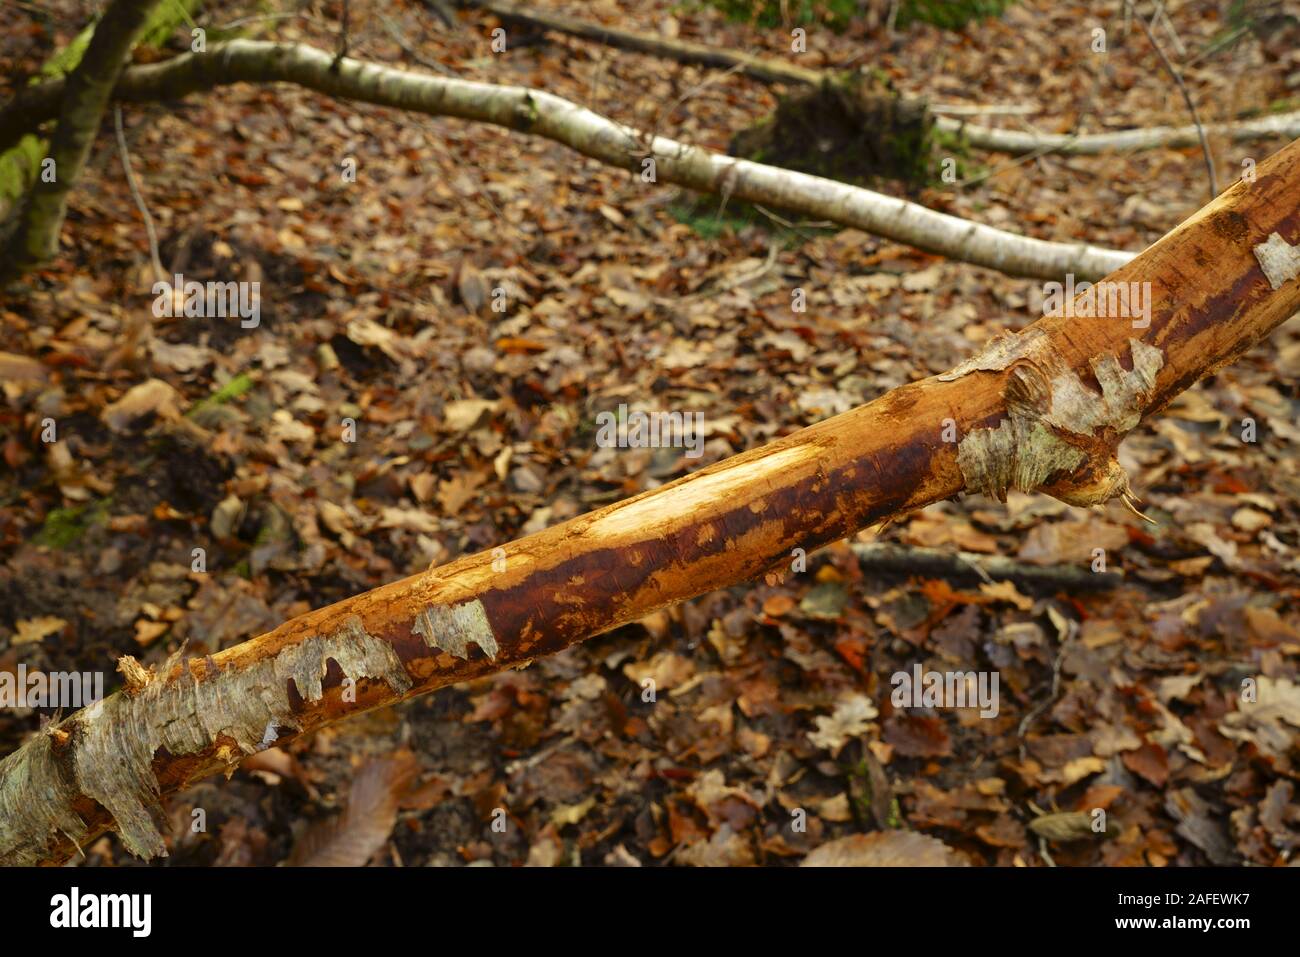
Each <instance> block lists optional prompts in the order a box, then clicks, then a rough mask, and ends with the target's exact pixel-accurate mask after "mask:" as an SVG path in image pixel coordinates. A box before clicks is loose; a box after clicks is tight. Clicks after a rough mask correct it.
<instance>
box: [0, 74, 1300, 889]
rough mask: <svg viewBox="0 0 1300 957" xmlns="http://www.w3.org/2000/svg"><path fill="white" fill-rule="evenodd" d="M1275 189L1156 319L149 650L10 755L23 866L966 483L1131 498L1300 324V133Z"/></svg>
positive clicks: (1197, 249) (1285, 153)
mask: <svg viewBox="0 0 1300 957" xmlns="http://www.w3.org/2000/svg"><path fill="white" fill-rule="evenodd" d="M322 56H324V57H325V59H326V61H327V62H328V59H329V57H328V54H322ZM350 69H351V68H349V67H347V66H345V67H344V70H345V72H346V71H348V70H350ZM365 69H366V70H368V71H370V75H371V76H374V77H376V78H378V77H384V78H386V81H387V82H389V83H391V79H387V78H390V77H391V76H392V74H391V73H384V72H380V71H377V70H375V69H374V68H365ZM402 89H404V84H395V85H393V86H392V87H391V88H390V90H389V95H390V96H394V97H396V96H398V94H399V92H400V91H401V90H402ZM457 103H458V101H457V100H456V99H455V98H454V96H453V95H452V94H451V93H450V92H448V94H447V103H446V108H448V109H452V108H457V106H456V105H457ZM517 103H518V101H517V100H515V101H507V103H506V104H505V105H503V107H502V108H505V106H506V105H517ZM475 109H476V110H477V109H479V107H477V106H476V107H475ZM1257 173H1258V176H1257V178H1256V181H1255V182H1254V183H1251V184H1247V183H1244V182H1238V183H1236V184H1235V185H1234V186H1232V187H1231V188H1230V189H1228V190H1227V191H1226V192H1224V193H1223V194H1222V195H1221V196H1220V197H1219V198H1218V199H1216V200H1215V201H1214V202H1212V203H1210V204H1209V205H1208V206H1206V207H1205V208H1204V209H1202V210H1201V211H1200V212H1198V213H1197V214H1196V215H1194V216H1193V217H1192V218H1191V219H1189V220H1188V221H1187V222H1185V223H1183V224H1182V225H1181V226H1179V227H1177V228H1176V229H1174V230H1173V231H1171V232H1170V233H1168V234H1167V235H1165V236H1164V237H1163V238H1162V239H1161V240H1160V241H1159V242H1157V243H1156V244H1155V245H1153V246H1151V247H1150V248H1149V249H1147V250H1146V251H1145V252H1143V253H1142V254H1141V255H1140V256H1139V257H1138V258H1137V259H1136V260H1134V261H1133V262H1132V263H1130V264H1128V265H1127V266H1125V267H1123V268H1121V269H1119V270H1117V271H1116V272H1115V273H1114V274H1112V275H1111V276H1110V277H1108V280H1109V281H1110V282H1115V283H1120V282H1123V283H1129V282H1149V283H1150V284H1151V287H1150V288H1151V291H1152V308H1151V314H1150V323H1149V324H1148V325H1145V326H1144V327H1143V328H1141V329H1135V328H1133V326H1132V324H1131V323H1130V322H1129V321H1127V320H1122V319H1115V318H1110V319H1096V318H1093V319H1084V318H1066V317H1055V316H1053V317H1045V318H1043V319H1040V320H1039V321H1037V322H1035V323H1034V324H1033V325H1031V326H1029V327H1028V328H1026V329H1025V330H1024V331H1022V332H1020V333H1018V334H1014V335H1009V336H1005V337H1001V338H998V339H996V340H994V341H993V342H991V343H990V344H989V345H988V346H987V347H986V348H985V349H984V350H983V351H982V352H981V353H980V354H979V355H977V356H975V357H974V358H972V359H970V360H968V361H966V362H964V363H962V364H961V365H960V366H958V367H957V368H956V369H954V370H952V371H951V372H949V373H946V374H944V375H941V376H936V377H933V378H930V379H925V380H922V381H920V382H914V383H911V384H909V385H906V386H903V387H901V388H898V389H895V390H893V391H892V392H889V393H887V394H886V395H884V396H881V397H880V398H878V399H876V400H875V401H873V402H871V403H869V404H868V405H865V406H862V407H860V408H857V409H853V410H851V411H849V412H846V413H843V414H842V415H838V416H835V417H834V418H831V419H827V420H825V421H823V422H821V423H818V424H817V425H814V426H812V427H810V428H807V429H803V430H802V431H799V432H796V433H794V434H793V435H790V436H787V437H785V438H783V439H780V440H778V441H776V442H772V443H770V444H768V445H765V446H762V447H761V448H757V449H753V450H751V451H748V452H745V453H743V454H741V455H737V456H735V457H733V458H730V459H726V460H724V461H722V462H718V463H716V464H714V465H712V466H709V467H707V468H704V469H702V470H700V471H699V472H697V473H695V474H693V475H691V476H689V477H687V478H684V479H681V480H678V481H676V482H673V483H671V484H669V485H666V486H664V487H662V488H659V489H655V490H653V491H650V492H647V493H645V494H642V495H638V496H636V497H634V498H632V499H629V500H627V501H624V502H620V503H617V504H615V505H611V506H608V507H606V508H602V509H600V510H598V511H595V512H592V513H590V514H587V515H583V516H580V517H578V518H575V519H572V520H570V521H567V522H565V523H563V524H560V525H557V526H554V527H552V528H549V529H546V530H545V531H542V532H538V533H537V534H534V535H530V536H528V537H526V538H523V539H520V540H518V541H516V542H513V543H511V544H508V545H505V546H504V547H503V548H502V549H500V550H494V553H480V554H477V555H469V556H465V557H463V558H460V559H457V560H456V561H454V562H451V563H449V564H447V565H445V566H443V567H441V568H437V569H434V570H432V571H430V572H429V573H427V574H423V575H416V576H412V577H410V578H406V579H404V580H402V581H398V582H394V583H392V584H388V585H384V586H382V587H380V588H376V589H374V590H373V591H368V592H365V593H363V594H361V595H357V596H355V597H354V598H350V599H347V600H346V601H342V602H339V603H337V604H335V605H331V606H330V607H328V608H323V609H320V610H318V611H313V612H310V613H308V614H305V615H301V616H299V617H297V618H294V619H292V620H290V621H287V622H285V623H284V624H282V625H281V626H280V627H278V628H276V629H275V630H274V631H272V632H270V633H268V634H265V635H262V636H261V637H259V638H254V639H252V640H250V641H246V642H244V643H243V644H240V645H236V646H234V647H232V648H227V649H226V650H224V651H221V652H219V653H218V654H215V655H212V656H208V657H204V658H190V659H188V660H184V659H182V657H181V653H180V652H178V653H177V654H176V655H175V656H173V657H172V658H171V659H170V660H169V661H168V662H167V663H166V664H165V665H163V666H162V667H161V669H160V670H159V671H158V672H157V673H153V672H152V671H148V670H146V669H144V668H143V667H142V666H141V665H140V664H139V663H137V662H136V661H135V660H134V659H133V658H129V657H128V658H123V659H122V660H121V662H120V663H119V668H120V670H121V671H122V672H123V674H124V676H125V679H126V689H125V690H124V691H121V692H118V693H116V694H114V695H112V696H110V697H109V698H107V699H105V700H104V701H103V702H101V703H100V704H98V705H96V706H93V707H91V708H88V709H83V710H82V711H79V712H77V713H76V714H73V715H71V716H70V717H68V718H65V719H64V720H62V721H61V722H59V723H58V724H56V725H53V726H51V727H48V728H47V729H45V730H43V731H41V732H40V733H38V734H37V735H35V736H34V737H33V738H31V739H30V740H29V741H28V742H27V743H26V744H24V745H23V746H22V747H21V748H20V749H18V750H17V751H16V752H14V753H13V754H11V755H9V756H8V757H7V758H5V759H4V761H3V762H0V863H3V864H33V863H39V862H52V861H59V860H63V859H66V858H67V857H68V856H70V855H71V854H73V853H74V852H75V849H76V847H77V846H80V845H84V844H85V843H86V842H87V841H88V840H91V839H93V838H94V837H95V836H96V835H98V834H99V833H101V832H102V831H104V830H105V829H106V828H109V827H116V828H117V829H118V831H119V832H120V834H121V837H122V841H123V843H124V844H125V845H126V847H127V848H129V849H130V850H131V851H132V852H133V853H135V854H138V855H142V856H154V855H158V854H163V853H165V851H166V843H165V841H164V838H163V835H162V831H161V828H162V826H163V823H164V815H163V811H162V807H161V804H160V795H167V794H171V793H173V792H175V791H178V790H180V789H181V788H184V787H185V786H187V785H188V784H189V783H190V782H192V781H194V780H196V779H198V778H201V777H203V776H205V775H209V774H212V773H214V772H216V771H219V770H222V769H225V768H229V767H230V766H232V765H233V764H235V763H237V762H238V761H239V760H240V759H241V758H242V757H244V756H245V755H247V754H249V753H251V752H254V751H257V750H260V749H263V748H267V747H270V746H272V745H275V744H278V743H280V742H283V741H284V740H286V739H288V738H292V737H294V736H295V735H297V734H301V733H303V732H307V731H311V730H313V729H315V728H318V727H320V726H322V725H325V724H329V723H331V722H334V721H338V720H341V719H343V718H346V717H348V716H350V715H353V714H356V713H358V712H361V711H365V710H367V709H371V708H375V707H379V706H382V705H388V704H392V703H394V702H396V701H400V700H402V699H404V698H409V697H412V696H414V695H418V694H423V693H426V692H429V691H433V690H434V689H437V688H441V687H443V686H445V685H449V684H452V683H454V682H459V681H464V680H467V679H470V678H476V677H480V676H482V675H487V674H491V673H493V672H497V671H501V670H504V669H507V668H516V667H522V666H524V665H526V664H528V663H529V662H530V661H532V660H533V659H535V658H538V657H540V656H542V655H549V654H554V653H555V652H558V651H560V650H562V649H563V648H566V647H568V646H569V645H572V644H574V643H575V642H579V641H582V640H584V639H587V638H590V637H591V636H593V635H598V634H601V633H602V632H606V631H609V630H610V629H612V628H615V627H617V626H619V625H622V624H625V623H627V622H631V621H635V620H636V619H638V618H641V617H643V616H645V615H646V614H648V613H650V612H651V611H653V610H655V609H658V608H662V607H664V606H666V605H670V604H673V603H676V602H681V601H685V600H686V599H688V598H691V597H694V596H696V595H699V594H701V593H703V592H707V591H710V590H713V589H716V588H721V587H725V586H728V585H733V584H735V583H737V582H741V581H745V580H748V579H751V578H754V577H756V576H758V575H760V574H762V573H763V572H764V571H766V570H768V569H770V568H773V567H775V566H777V565H782V566H784V565H786V563H788V562H789V561H790V558H791V554H792V552H793V550H794V549H796V548H801V549H804V550H805V551H811V550H813V549H815V548H819V547H821V546H823V545H825V544H827V543H829V542H831V541H834V540H837V539H839V538H842V537H844V536H845V535H847V534H850V533H852V532H853V531H855V530H856V529H859V528H862V527H864V526H867V525H871V524H875V523H879V522H881V521H884V520H886V519H888V518H891V517H894V516H899V515H903V514H905V513H907V512H910V511H912V510H914V509H917V508H921V507H923V506H925V505H927V504H930V503H933V502H937V501H941V500H943V499H948V498H952V497H953V496H956V495H958V494H961V493H963V492H965V493H973V492H985V493H988V494H992V495H997V496H1004V495H1005V493H1006V491H1007V489H1009V488H1016V489H1019V490H1021V491H1027V492H1028V491H1038V492H1044V493H1047V494H1050V495H1054V496H1056V497H1057V498H1059V499H1061V500H1063V501H1065V502H1067V503H1070V504H1072V505H1094V504H1100V503H1102V502H1105V501H1107V500H1108V499H1109V498H1112V497H1116V496H1120V497H1126V496H1129V495H1131V492H1130V490H1129V482H1128V477H1127V476H1126V475H1125V473H1124V470H1123V468H1121V467H1120V465H1119V462H1118V458H1117V454H1118V453H1117V450H1118V444H1119V442H1120V440H1121V439H1122V438H1123V436H1124V435H1125V434H1127V433H1128V432H1129V431H1130V430H1131V429H1133V428H1134V427H1135V426H1136V425H1137V423H1138V422H1139V420H1140V419H1141V417H1142V416H1144V415H1147V414H1150V413H1152V412H1155V411H1157V410H1159V409H1161V408H1163V407H1164V406H1165V405H1166V404H1167V403H1168V402H1170V401H1171V400H1172V399H1173V397H1174V396H1176V395H1178V394H1179V393H1180V392H1182V391H1183V390H1184V389H1186V388H1187V387H1188V386H1190V385H1191V384H1192V383H1194V382H1195V381H1197V380H1198V379H1199V378H1201V377H1202V376H1205V375H1208V374H1210V373H1212V372H1214V371H1215V370H1216V369H1219V368H1220V367H1222V366H1223V365H1225V364H1226V363H1228V362H1230V361H1232V360H1233V359H1234V358H1235V357H1236V356H1238V355H1240V354H1241V353H1242V352H1244V351H1245V350H1246V349H1247V348H1249V347H1250V346H1251V345H1252V344H1253V343H1255V342H1257V341H1258V340H1259V339H1261V338H1262V337H1264V336H1265V335H1267V334H1268V333H1269V332H1270V331H1271V330H1272V329H1273V328H1275V327H1276V326H1278V325H1280V324H1281V323H1282V322H1284V321H1285V320H1286V319H1287V318H1288V317H1290V316H1291V315H1292V314H1293V313H1294V312H1296V310H1297V309H1298V308H1300V281H1297V279H1296V277H1297V276H1298V275H1300V247H1297V246H1295V245H1292V242H1295V243H1300V207H1298V206H1297V203H1296V197H1297V196H1298V195H1300V141H1297V142H1295V143H1292V144H1291V145H1289V146H1287V147H1286V148H1285V149H1283V150H1282V151H1281V152H1279V153H1278V154H1276V155H1275V156H1273V157H1271V158H1270V159H1268V160H1266V161H1265V162H1264V163H1262V164H1260V166H1259V167H1258V170H1257ZM953 434H955V435H956V436H957V441H945V436H951V435H953ZM331 661H333V662H334V663H335V666H334V667H332V668H331V667H329V663H330V662H331ZM291 683H292V685H291Z"/></svg>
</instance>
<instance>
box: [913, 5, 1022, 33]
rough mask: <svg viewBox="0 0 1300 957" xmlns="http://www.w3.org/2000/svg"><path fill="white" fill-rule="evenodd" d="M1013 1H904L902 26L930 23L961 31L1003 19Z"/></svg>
mask: <svg viewBox="0 0 1300 957" xmlns="http://www.w3.org/2000/svg"><path fill="white" fill-rule="evenodd" d="M1012 2H1013V0H902V3H900V4H899V5H898V26H899V27H905V26H907V25H908V24H911V23H929V24H932V25H933V26H936V27H940V28H941V29H944V30H960V29H961V28H962V27H964V26H966V24H968V23H970V22H971V21H973V20H987V19H989V18H990V17H1000V16H1002V13H1003V11H1005V10H1006V9H1007V7H1009V6H1011V4H1012Z"/></svg>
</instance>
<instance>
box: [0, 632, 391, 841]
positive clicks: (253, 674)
mask: <svg viewBox="0 0 1300 957" xmlns="http://www.w3.org/2000/svg"><path fill="white" fill-rule="evenodd" d="M330 660H333V661H336V662H338V665H339V667H340V668H341V669H342V671H343V673H344V675H346V676H348V677H350V678H353V679H356V678H361V677H366V678H379V679H382V680H384V681H385V682H387V684H388V685H389V687H390V688H392V689H393V691H394V692H395V693H397V694H402V693H404V692H406V691H407V690H408V689H409V688H410V687H411V678H410V676H409V675H408V674H407V673H406V669H405V668H403V667H402V663H401V661H400V660H399V659H398V657H397V653H396V652H395V651H394V650H393V648H392V646H390V645H389V644H387V643H386V642H384V641H381V640H380V639H378V638H375V637H373V636H372V635H369V634H367V633H366V631H365V629H364V628H363V627H362V623H361V620H360V619H359V618H357V617H356V616H355V615H354V616H352V617H351V618H349V619H348V620H347V621H346V622H345V623H344V625H343V627H342V628H341V629H339V630H338V631H337V632H335V633H333V634H330V635H323V636H322V635H315V636H312V637H310V638H308V639H306V640H304V641H302V642H299V643H297V644H294V645H289V646H287V647H286V648H284V649H283V650H282V651H280V653H279V654H277V655H275V656H274V657H269V658H264V659H262V660H260V661H257V662H255V663H254V664H252V665H249V666H247V667H243V668H230V669H226V670H220V671H218V672H217V673H216V674H207V675H205V677H204V678H203V679H202V680H199V679H197V678H196V677H195V676H194V674H193V672H192V671H191V669H190V667H189V664H188V662H187V663H186V666H185V667H184V668H183V669H182V671H181V674H180V676H179V677H177V678H176V679H174V680H168V679H165V678H155V679H154V680H151V681H149V682H148V684H146V685H145V686H144V687H143V688H142V689H141V690H139V691H138V692H137V693H136V694H135V695H134V696H128V695H126V694H122V693H118V694H115V695H111V696H110V697H108V698H106V699H104V700H103V701H101V702H99V703H97V704H96V705H94V706H92V707H90V708H86V709H84V710H83V711H80V712H78V713H77V714H76V715H73V716H72V717H71V718H69V719H68V722H66V723H65V725H64V728H65V730H68V731H70V732H71V733H72V741H71V743H70V748H71V755H70V757H69V758H68V759H67V760H68V762H69V763H68V764H67V765H66V766H65V765H64V763H63V762H60V761H59V760H58V759H57V756H56V755H55V754H54V753H53V751H52V748H51V746H50V744H49V742H48V740H46V741H37V742H33V744H34V745H35V746H28V747H25V748H21V749H19V750H18V751H17V752H15V753H14V754H12V755H10V756H9V757H8V758H6V759H5V760H4V762H2V763H0V862H3V863H5V864H34V863H38V862H39V861H40V859H41V854H42V852H43V851H44V849H45V848H46V847H47V846H48V843H49V842H50V840H51V839H52V838H53V837H55V836H56V835H57V833H58V832H60V831H61V832H63V833H65V834H67V835H68V836H69V837H70V838H72V839H73V840H80V839H81V838H82V837H83V836H84V834H85V831H86V828H85V825H84V823H83V822H82V821H81V820H80V819H79V818H78V817H77V815H76V814H75V813H73V811H72V801H73V800H74V799H75V798H76V797H77V796H78V795H85V796H86V797H90V798H93V799H94V800H96V801H98V802H99V803H100V804H101V805H103V806H104V808H105V809H106V810H107V811H108V812H109V813H110V814H112V815H113V819H114V820H115V821H116V823H117V828H118V831H119V833H120V834H121V837H122V843H123V844H124V845H125V846H126V847H127V849H128V850H130V851H131V852H132V853H133V854H135V855H137V856H139V857H156V856H161V855H165V854H166V853H167V849H166V845H165V843H164V841H163V836H162V832H161V828H162V826H163V822H164V816H163V810H162V805H161V803H160V802H159V799H158V792H159V787H158V780H157V778H156V777H155V776H154V773H153V758H154V755H155V754H156V753H157V752H158V750H159V749H160V748H166V749H167V751H168V752H169V753H170V754H173V755H185V754H195V753H197V752H199V751H202V750H203V749H205V748H207V747H210V746H211V745H213V744H214V743H215V742H216V740H217V738H218V737H225V738H229V739H230V740H233V741H234V742H235V743H236V745H237V746H238V748H239V750H240V751H241V752H242V753H243V754H251V753H253V752H255V751H260V750H262V749H264V748H265V747H266V746H267V745H266V743H265V742H266V738H267V731H268V729H269V728H272V727H275V728H288V729H294V730H297V729H298V728H299V725H298V723H297V720H296V718H295V716H294V714H293V705H292V703H291V699H290V695H289V687H288V683H289V681H290V680H291V679H292V681H293V683H294V686H295V688H296V689H297V692H298V694H299V696H300V697H301V698H303V699H304V700H306V701H316V700H319V699H320V697H321V695H322V694H323V689H322V687H321V679H322V678H323V677H324V675H325V671H326V668H327V667H328V665H329V662H330ZM173 664H174V661H173V662H169V663H168V667H167V668H166V669H164V674H166V673H169V672H170V669H171V666H172V665H173ZM46 738H47V739H48V735H47V736H46ZM69 778H70V780H69ZM33 793H41V798H40V800H38V801H37V800H33V799H32V798H30V797H28V798H27V802H28V804H27V806H26V807H24V806H23V804H22V803H21V802H23V800H24V797H23V796H24V795H32V794H33ZM51 795H52V796H51ZM32 807H41V808H44V809H46V811H45V813H46V814H48V815H50V818H49V819H48V820H43V819H33V818H32V817H31V816H30V815H31V808H32ZM42 832H43V833H42Z"/></svg>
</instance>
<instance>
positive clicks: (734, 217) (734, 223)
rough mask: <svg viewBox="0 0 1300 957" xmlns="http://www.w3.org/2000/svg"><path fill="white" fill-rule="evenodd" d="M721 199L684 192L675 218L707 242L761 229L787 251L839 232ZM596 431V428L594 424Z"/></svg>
mask: <svg viewBox="0 0 1300 957" xmlns="http://www.w3.org/2000/svg"><path fill="white" fill-rule="evenodd" d="M720 203H721V200H719V199H718V197H716V196H699V195H696V194H694V193H682V194H681V195H680V196H679V197H678V198H677V199H676V201H674V202H673V203H672V204H671V205H670V206H669V207H668V212H669V214H671V215H672V217H673V219H675V220H677V221H678V222H679V223H683V224H684V225H686V226H689V227H690V228H691V231H692V232H694V233H695V234H696V235H697V236H700V237H702V238H703V239H710V240H713V239H718V238H720V237H722V236H734V235H736V234H738V233H740V232H741V231H743V230H745V229H750V228H755V227H756V228H759V229H763V230H765V231H767V232H768V233H770V234H771V235H772V236H773V237H774V238H775V239H776V240H777V242H778V243H779V244H780V246H781V248H783V249H798V248H799V247H800V246H801V245H803V244H804V243H805V242H807V241H808V240H809V239H811V238H812V237H814V236H823V235H830V234H832V233H835V232H838V231H839V227H838V226H835V227H830V228H827V227H824V226H803V225H797V224H796V225H791V226H785V225H782V224H781V223H780V222H778V221H776V220H774V219H772V218H771V217H770V216H765V215H764V214H763V212H762V211H761V210H759V209H758V208H757V207H755V206H754V205H752V204H750V203H743V202H740V201H738V200H734V199H733V200H731V201H729V202H728V203H727V204H726V206H725V207H723V208H721V209H719V204H720ZM777 215H780V216H781V218H782V219H786V220H790V219H798V214H797V213H792V214H791V215H790V216H789V217H787V216H785V215H783V214H782V213H780V212H777ZM593 430H594V425H593Z"/></svg>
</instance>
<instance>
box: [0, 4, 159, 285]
mask: <svg viewBox="0 0 1300 957" xmlns="http://www.w3.org/2000/svg"><path fill="white" fill-rule="evenodd" d="M158 3H159V0H113V2H112V3H110V4H109V7H108V9H107V10H106V11H105V12H104V16H103V17H102V18H101V19H100V21H99V23H98V24H97V25H96V26H95V33H94V36H92V37H91V38H90V43H89V44H88V45H87V46H86V52H85V54H84V55H83V56H82V58H81V62H79V63H78V64H77V65H76V67H75V68H74V69H73V71H72V73H71V75H70V76H69V77H68V79H67V81H66V82H65V83H63V84H62V86H63V91H62V97H61V100H60V106H59V111H58V117H59V125H58V127H57V128H56V129H55V131H54V135H53V136H52V137H51V138H50V152H49V159H51V160H53V163H54V165H53V168H52V172H53V175H52V176H51V177H50V178H48V179H47V178H46V177H45V176H43V175H42V176H39V177H38V178H37V179H36V182H35V183H34V184H33V185H32V189H31V192H30V193H29V194H28V196H27V199H26V201H25V202H24V203H23V204H22V205H21V206H20V207H19V208H18V210H17V211H16V212H15V214H14V219H15V221H14V224H13V232H12V234H11V235H9V236H8V237H6V244H7V246H8V256H7V257H6V261H4V262H3V263H0V281H3V280H4V279H7V278H11V277H12V276H14V275H16V274H18V273H21V272H25V271H26V270H28V269H31V268H32V267H33V266H36V265H38V264H39V263H42V262H44V261H46V260H48V259H50V258H52V257H53V256H54V255H55V253H56V252H57V251H58V245H59V232H60V230H61V229H62V227H63V217H64V215H65V214H66V212H67V208H68V191H69V190H70V189H72V185H73V184H74V183H75V182H76V181H77V177H78V176H80V175H81V169H82V167H83V166H85V164H86V157H88V156H89V155H90V148H91V146H92V144H93V143H94V142H95V134H96V133H97V132H98V131H99V121H100V120H101V119H102V118H103V115H104V108H105V107H106V106H107V105H108V102H109V100H110V99H111V97H112V94H113V86H114V84H116V83H117V78H118V76H119V75H120V74H121V72H122V68H123V66H125V64H126V58H127V56H128V55H129V54H130V52H131V49H132V48H133V47H134V46H135V43H136V40H138V39H139V38H140V36H141V34H143V33H144V31H145V28H146V26H148V24H149V19H150V14H151V13H152V12H153V10H154V8H155V7H157V5H158Z"/></svg>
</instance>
